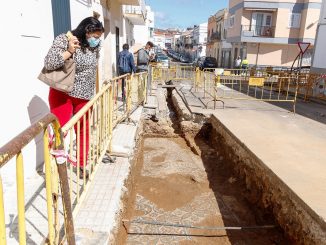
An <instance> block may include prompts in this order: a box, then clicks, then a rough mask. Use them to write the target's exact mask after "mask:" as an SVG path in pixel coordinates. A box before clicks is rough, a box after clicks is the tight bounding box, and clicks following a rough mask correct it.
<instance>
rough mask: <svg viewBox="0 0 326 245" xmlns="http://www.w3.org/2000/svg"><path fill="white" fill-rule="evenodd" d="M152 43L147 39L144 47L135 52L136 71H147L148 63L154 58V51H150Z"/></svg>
mask: <svg viewBox="0 0 326 245" xmlns="http://www.w3.org/2000/svg"><path fill="white" fill-rule="evenodd" d="M153 47H154V44H153V43H152V42H150V41H148V42H147V43H146V45H145V47H144V48H141V49H140V50H138V52H137V72H144V71H148V64H149V62H150V61H151V60H153V59H154V58H155V55H154V53H150V51H151V49H152V48H153Z"/></svg>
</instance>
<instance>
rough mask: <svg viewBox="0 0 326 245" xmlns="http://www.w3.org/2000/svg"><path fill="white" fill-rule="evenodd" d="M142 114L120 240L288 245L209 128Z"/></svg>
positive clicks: (174, 114) (173, 115) (171, 113)
mask: <svg viewBox="0 0 326 245" xmlns="http://www.w3.org/2000/svg"><path fill="white" fill-rule="evenodd" d="M167 103H168V108H169V111H168V115H169V118H168V119H161V120H159V121H158V122H154V121H152V120H144V121H143V125H142V130H143V133H142V137H141V138H140V140H139V142H138V147H137V151H136V156H135V158H134V159H135V165H134V169H133V172H132V177H131V180H130V183H129V185H128V187H129V195H128V197H127V198H126V199H125V211H124V213H123V217H122V222H121V227H120V229H119V232H118V235H117V238H116V244H291V241H289V240H288V239H287V238H286V236H285V235H284V233H283V231H282V230H281V229H280V228H279V226H278V225H277V223H276V222H275V220H274V218H273V215H272V213H271V212H269V211H268V210H265V209H262V208H258V207H256V206H253V205H252V204H251V202H250V201H249V200H248V198H247V196H245V195H244V193H245V188H246V187H245V184H244V181H243V180H242V179H241V178H238V176H237V175H236V174H235V172H234V170H233V168H232V164H229V163H228V160H227V159H228V158H227V157H225V154H226V153H225V151H224V150H223V149H218V148H215V147H213V145H212V141H211V137H210V135H211V130H212V129H211V126H210V124H207V123H202V124H199V123H198V124H197V123H192V122H186V121H182V122H181V121H180V120H179V118H178V116H177V112H176V111H175V110H174V108H173V107H172V106H171V104H172V103H171V100H170V99H168V100H167Z"/></svg>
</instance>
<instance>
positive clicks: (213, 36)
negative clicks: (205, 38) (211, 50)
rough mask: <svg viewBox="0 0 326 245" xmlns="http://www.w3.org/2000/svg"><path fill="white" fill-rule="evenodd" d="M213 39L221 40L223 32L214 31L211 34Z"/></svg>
mask: <svg viewBox="0 0 326 245" xmlns="http://www.w3.org/2000/svg"><path fill="white" fill-rule="evenodd" d="M210 40H211V41H219V40H221V33H220V32H213V33H212V35H211V36H210Z"/></svg>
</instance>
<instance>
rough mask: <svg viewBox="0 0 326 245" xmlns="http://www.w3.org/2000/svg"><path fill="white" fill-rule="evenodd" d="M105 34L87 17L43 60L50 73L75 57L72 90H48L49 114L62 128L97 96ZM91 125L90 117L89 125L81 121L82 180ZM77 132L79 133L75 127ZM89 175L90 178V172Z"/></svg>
mask: <svg viewBox="0 0 326 245" xmlns="http://www.w3.org/2000/svg"><path fill="white" fill-rule="evenodd" d="M103 32H104V27H103V25H102V23H101V22H100V21H99V20H98V19H96V18H94V17H87V18H85V19H83V20H82V21H81V22H80V23H79V25H78V26H77V27H76V29H74V30H72V31H71V32H70V33H69V32H68V33H69V34H70V35H67V34H65V33H64V34H60V35H58V36H57V37H56V38H55V39H54V41H53V44H52V46H51V47H50V49H49V51H48V53H47V55H46V57H45V59H44V66H45V68H46V69H47V70H56V69H58V68H60V67H62V66H63V65H64V62H65V60H67V59H69V58H73V59H74V61H75V64H76V73H75V81H74V86H73V90H72V91H71V92H69V93H65V92H61V91H58V90H55V89H53V88H50V91H49V97H48V98H49V106H50V111H51V113H53V114H54V115H56V116H57V118H58V120H59V122H60V125H61V126H63V125H65V124H66V123H67V122H68V121H69V120H70V118H71V117H72V116H73V115H75V114H76V113H77V112H78V111H79V110H81V109H82V108H83V107H84V106H85V105H86V103H87V102H88V101H90V100H91V99H92V98H93V97H94V95H95V82H96V69H97V63H98V58H99V51H100V43H101V41H100V38H101V36H102V34H103ZM88 123H89V122H88V115H87V116H86V124H84V120H81V121H80V134H79V139H80V147H79V149H77V150H79V153H80V154H79V163H80V176H79V177H80V178H82V177H83V172H84V166H86V162H84V156H86V157H85V159H86V161H87V155H88V150H89V133H88V131H89V130H88V129H89V126H88ZM84 128H85V133H84ZM75 132H76V133H77V127H76V126H75ZM84 134H86V135H85V138H86V141H84ZM84 146H85V149H86V151H85V152H84ZM86 176H87V177H88V173H86Z"/></svg>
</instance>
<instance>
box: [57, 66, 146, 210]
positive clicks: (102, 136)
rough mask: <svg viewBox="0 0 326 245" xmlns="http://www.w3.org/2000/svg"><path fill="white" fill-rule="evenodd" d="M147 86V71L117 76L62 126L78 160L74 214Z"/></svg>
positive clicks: (73, 167) (72, 178)
mask: <svg viewBox="0 0 326 245" xmlns="http://www.w3.org/2000/svg"><path fill="white" fill-rule="evenodd" d="M123 80H124V81H125V86H124V88H123V86H122V83H123ZM146 85H147V73H146V72H143V73H137V74H134V75H129V74H128V75H123V76H120V77H116V78H113V79H111V80H110V82H106V83H104V86H103V87H102V89H101V90H100V92H99V93H97V95H96V96H95V97H94V98H93V99H92V100H91V101H90V102H88V103H87V104H86V105H85V106H84V107H83V108H82V110H80V111H79V112H78V113H77V114H76V115H75V116H74V117H73V118H72V119H71V120H70V121H69V122H68V123H66V124H65V125H64V126H63V127H62V131H63V132H64V133H65V134H68V135H69V142H67V143H68V147H67V148H68V149H69V159H74V160H73V161H70V163H69V164H68V172H69V174H68V179H69V185H70V190H71V191H70V195H71V200H72V201H73V216H75V215H76V213H77V212H78V208H79V204H80V203H81V201H82V200H83V199H84V197H85V195H86V192H87V190H88V188H89V184H90V182H91V180H92V179H93V178H94V173H95V172H96V169H97V168H96V167H97V165H98V164H99V163H101V162H102V160H103V159H104V158H106V159H107V158H108V157H109V156H108V155H107V154H109V153H110V152H111V143H112V130H113V128H114V127H115V126H116V125H117V124H118V123H119V122H121V121H123V120H128V119H129V116H130V114H131V113H132V111H133V110H134V109H135V108H137V107H138V106H139V105H140V104H141V103H144V102H145V101H146ZM123 90H124V94H125V99H124V98H123V96H122V94H123ZM84 125H86V127H84ZM85 142H86V143H85ZM87 146H88V147H87ZM84 152H86V154H84ZM82 162H83V163H87V164H86V166H81V165H82V164H81V163H82ZM81 169H83V171H82V174H81ZM87 173H88V174H89V177H88V178H87ZM81 175H82V176H81ZM108 177H109V176H108ZM80 178H81V180H80Z"/></svg>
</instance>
